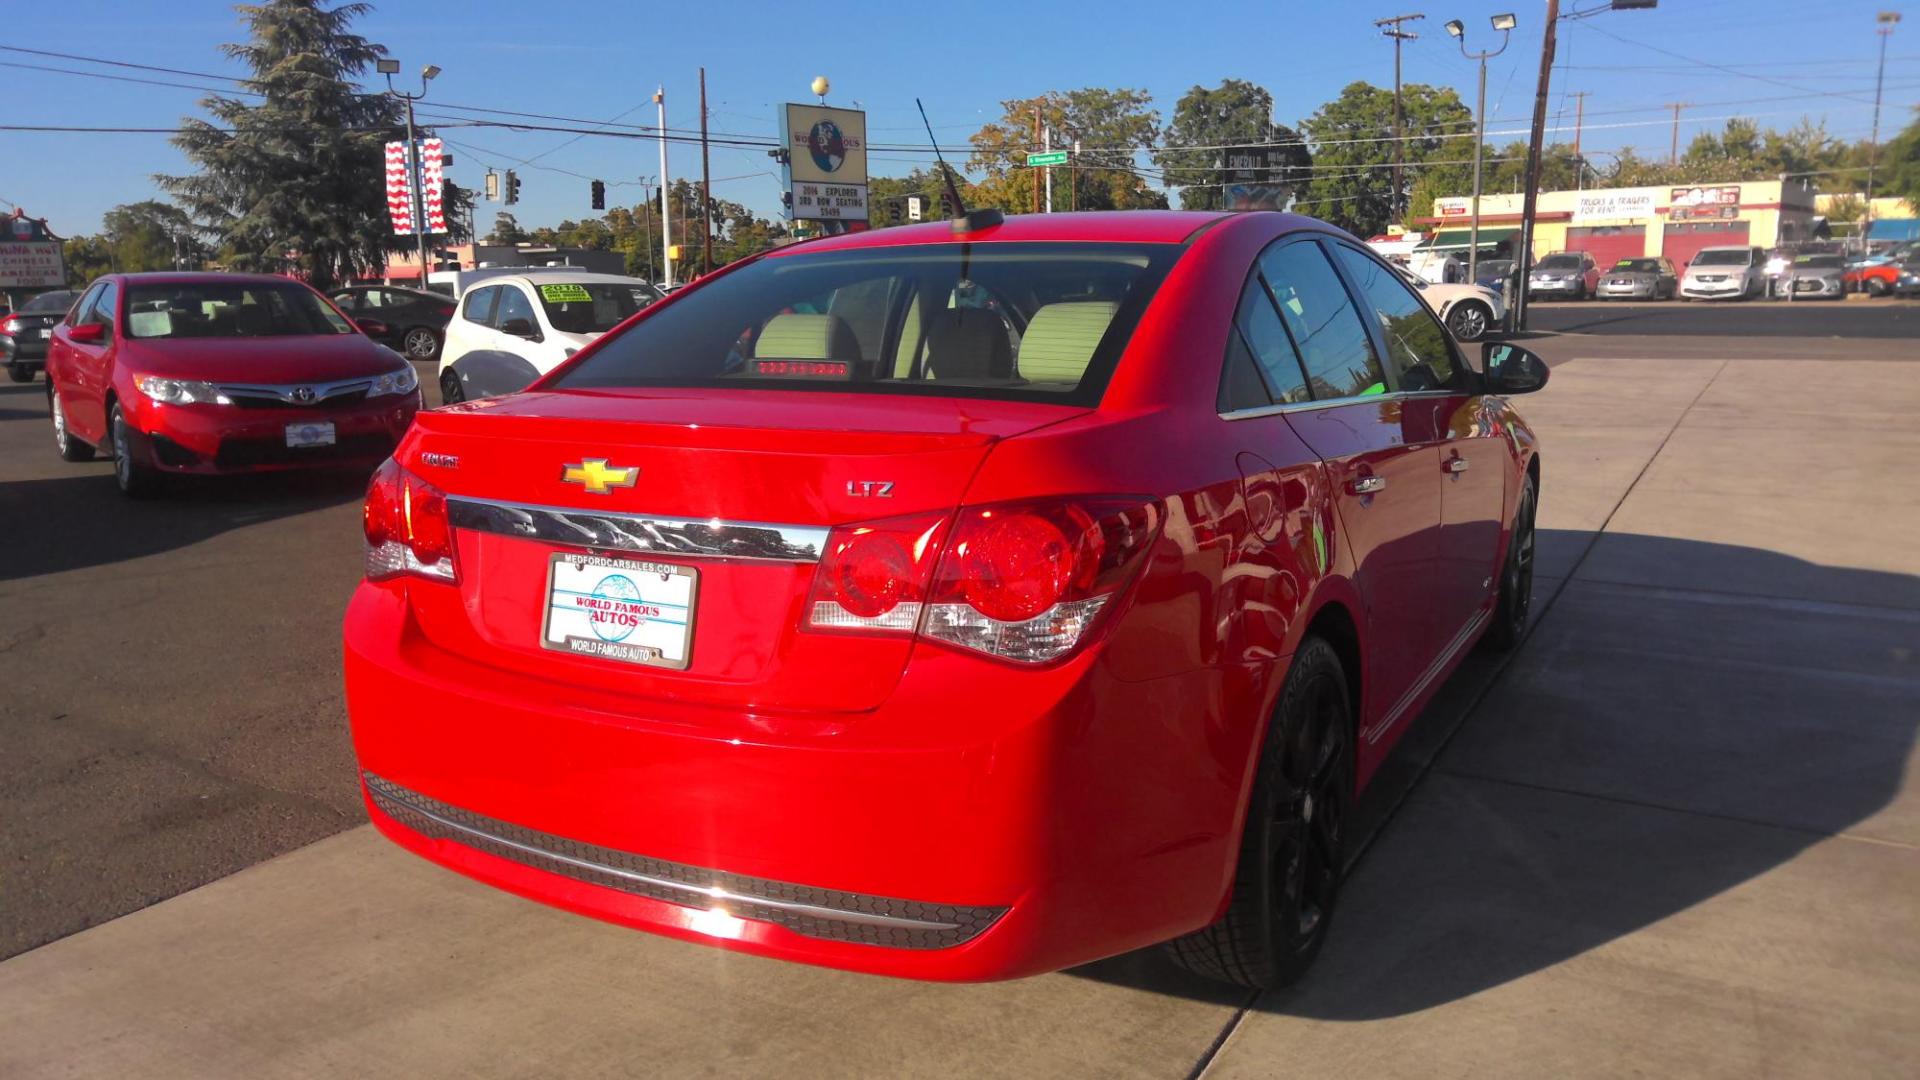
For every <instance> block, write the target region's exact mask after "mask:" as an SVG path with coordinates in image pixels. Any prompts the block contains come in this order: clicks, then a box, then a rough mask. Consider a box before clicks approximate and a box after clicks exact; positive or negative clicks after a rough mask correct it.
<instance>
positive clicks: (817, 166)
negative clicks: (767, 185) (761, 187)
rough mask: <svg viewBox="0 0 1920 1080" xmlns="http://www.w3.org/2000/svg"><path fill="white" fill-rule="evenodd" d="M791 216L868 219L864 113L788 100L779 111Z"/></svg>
mask: <svg viewBox="0 0 1920 1080" xmlns="http://www.w3.org/2000/svg"><path fill="white" fill-rule="evenodd" d="M780 128H781V136H782V140H783V143H784V145H785V146H786V149H787V178H788V183H789V186H790V188H791V191H792V194H793V216H794V219H795V220H796V221H847V222H858V223H859V224H860V225H862V226H864V225H865V224H866V221H867V114H866V113H864V112H861V111H859V110H857V109H832V108H828V107H827V106H825V105H797V104H788V105H787V106H786V107H785V108H784V109H783V110H782V112H781V115H780Z"/></svg>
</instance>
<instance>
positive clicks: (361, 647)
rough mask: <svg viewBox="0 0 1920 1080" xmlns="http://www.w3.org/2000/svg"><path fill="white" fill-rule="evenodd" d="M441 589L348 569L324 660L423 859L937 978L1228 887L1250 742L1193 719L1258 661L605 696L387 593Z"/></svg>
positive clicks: (565, 903)
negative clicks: (826, 705) (342, 623)
mask: <svg viewBox="0 0 1920 1080" xmlns="http://www.w3.org/2000/svg"><path fill="white" fill-rule="evenodd" d="M439 587H444V586H437V585H434V584H432V583H424V582H423V583H418V584H412V583H409V584H408V585H406V586H397V585H394V584H392V583H383V584H380V585H367V584H363V585H362V586H361V587H360V589H359V591H358V592H357V593H356V594H355V597H354V599H353V602H352V604H351V605H350V607H349V609H348V613H347V621H346V628H345V657H346V685H347V701H348V712H349V715H350V718H351V722H352V726H353V739H354V748H355V752H356V754H357V755H358V757H359V760H360V765H361V768H362V769H363V770H364V772H363V783H364V785H365V787H366V793H367V797H368V808H369V813H370V814H371V816H372V818H373V820H374V822H375V824H376V825H378V826H379V828H380V829H381V831H382V832H384V833H385V834H386V835H387V836H389V837H390V838H392V839H393V840H395V841H396V842H397V843H399V844H400V845H401V846H403V847H405V848H407V849H409V850H411V851H413V852H415V853H417V854H419V855H422V856H424V857H426V858H428V859H430V860H432V861H434V862H437V863H440V864H441V865H443V866H447V867H449V868H451V869H454V870H457V871H459V872H461V873H464V874H467V875H469V876H471V877H474V878H477V879H479V880H482V881H485V882H488V883H490V884H493V885H495V886H498V887H500V888H503V889H506V890H508V891H511V892H514V893H518V894H520V895H522V896H526V897H529V898H531V899H535V900H539V901H542V902H544V903H548V904H553V905H555V906H558V907H561V908H565V909H567V910H570V911H574V912H577V913H580V914H584V915H590V916H594V917H597V918H601V919H606V920H609V921H612V922H615V923H620V924H623V925H626V926H630V927H635V928H638V929H644V930H649V931H653V932H657V933H662V934H666V935H669V936H672V937H677V938H682V939H686V940H694V941H700V942H704V943H708V944H715V945H719V946H721V947H724V948H730V949H738V950H742V951H747V952H753V953H757V954H761V955H767V956H774V957H779V958H783V959H789V960H797V961H802V962H806V963H813V964H822V965H827V966H832V967H840V968H847V969H852V970H859V971H868V972H874V973H879V974H888V975H898V976H907V977H912V978H922V979H936V980H983V979H998V978H1013V977H1018V976H1024V975H1030V974H1036V973H1039V972H1043V971H1051V970H1057V969H1059V968H1063V967H1068V966H1071V965H1074V964H1078V963H1084V962H1087V961H1091V960H1095V959H1099V958H1101V957H1105V956H1110V955H1113V954H1115V953H1120V952H1124V951H1127V950H1130V949H1134V948H1139V947H1142V946H1145V945H1148V944H1152V943H1154V942H1157V941H1162V940H1165V939H1167V938H1170V937H1174V936H1177V935H1178V934H1181V933H1183V932H1186V931H1188V930H1192V929H1195V928H1197V927H1199V926H1201V925H1204V924H1206V923H1207V922H1209V921H1211V920H1212V919H1213V918H1214V917H1215V916H1216V914H1217V913H1218V912H1219V911H1220V910H1221V907H1222V905H1223V904H1224V903H1225V900H1226V896H1227V889H1228V886H1229V884H1230V881H1231V871H1232V864H1233V858H1232V856H1233V852H1234V851H1235V850H1236V849H1237V840H1238V830H1239V825H1240V821H1239V801H1240V793H1241V790H1242V788H1243V785H1244V783H1245V781H1246V777H1245V775H1244V770H1243V769H1241V768H1239V767H1238V765H1235V766H1234V767H1231V768H1228V767H1223V766H1224V765H1225V764H1226V763H1228V762H1235V761H1237V760H1238V759H1240V758H1243V757H1244V758H1248V759H1250V754H1249V753H1248V750H1249V748H1248V747H1244V746H1240V747H1230V746H1229V745H1228V744H1229V743H1231V742H1232V741H1233V739H1232V738H1231V737H1229V736H1228V735H1226V734H1224V733H1223V730H1222V725H1220V724H1219V723H1218V721H1217V718H1216V717H1214V716H1213V715H1212V713H1213V712H1215V711H1217V710H1218V709H1219V704H1218V703H1219V702H1220V701H1221V700H1222V696H1223V685H1222V684H1223V681H1232V680H1233V679H1235V678H1241V679H1245V680H1251V681H1254V682H1255V686H1254V689H1255V691H1256V692H1257V690H1258V688H1259V685H1262V684H1260V683H1259V682H1258V680H1261V679H1264V678H1266V677H1268V676H1269V675H1270V672H1267V671H1266V670H1264V669H1262V670H1260V671H1257V672H1256V671H1254V670H1252V669H1246V670H1243V671H1241V672H1240V673H1239V675H1237V676H1236V675H1234V674H1230V673H1227V674H1223V673H1222V672H1220V671H1217V670H1212V669H1204V670H1199V671H1194V672H1191V673H1188V674H1184V675H1178V676H1172V677H1168V678H1164V679H1158V680H1153V681H1150V682H1146V683H1122V682H1118V681H1116V680H1115V679H1114V678H1112V677H1111V675H1110V674H1109V673H1108V672H1107V671H1106V665H1105V663H1104V661H1102V660H1101V659H1100V656H1099V654H1098V652H1097V651H1096V652H1092V653H1088V654H1083V655H1081V656H1079V657H1077V658H1076V659H1074V660H1072V661H1069V662H1068V663H1067V664H1065V665H1062V666H1059V667H1055V668H1050V669H1044V670H1040V671H1024V670H1017V669H1014V668H1012V667H1010V666H1008V665H1003V664H997V663H993V662H990V661H985V660H975V659H972V658H969V657H965V656H961V655H958V654H955V653H952V652H949V651H947V650H943V649H938V648H920V649H916V652H915V656H914V659H913V660H912V661H911V663H910V665H909V668H908V670H907V672H906V673H905V674H904V675H903V676H902V679H901V682H900V685H899V686H898V687H897V688H896V689H895V691H894V693H893V694H892V695H891V696H890V697H889V699H888V701H887V703H886V704H884V705H883V706H881V707H880V708H879V709H877V710H875V711H873V712H868V713H861V714H857V715H844V716H843V715H834V716H831V717H822V716H819V715H817V714H816V715H810V716H808V717H805V718H794V719H782V718H780V717H777V716H756V715H741V714H740V713H739V712H738V711H737V710H732V711H727V712H726V713H725V714H724V715H720V711H719V710H706V709H702V708H695V707H689V706H686V705H676V704H674V703H672V702H667V701H650V702H631V701H629V702H627V703H626V704H625V706H624V707H623V709H622V711H621V712H620V713H619V714H617V715H616V714H612V713H609V712H607V711H605V710H604V709H597V708H594V707H592V704H591V702H590V701H589V700H588V699H586V698H581V697H575V696H573V695H571V694H570V693H569V691H568V688H567V687H566V686H564V685H562V684H557V683H547V682H545V681H542V680H536V679H532V678H529V677H527V676H524V675H519V674H515V673H511V672H506V671H501V670H497V669H492V668H487V667H483V666H480V665H477V664H475V663H473V662H471V661H468V660H465V659H464V658H461V657H459V656H456V655H454V654H451V653H448V652H446V651H444V650H442V649H440V648H439V647H437V646H435V645H434V644H432V643H431V642H430V641H428V640H426V639H425V638H424V636H423V635H422V634H421V633H420V631H419V630H418V628H417V627H416V626H415V625H414V624H413V621H412V618H411V616H410V614H409V610H408V605H407V603H406V600H405V595H404V588H439ZM1241 689H1242V692H1244V691H1245V687H1242V688H1241ZM1228 694H1229V696H1237V695H1233V694H1231V692H1228ZM1228 727H1229V728H1231V729H1232V730H1233V731H1234V732H1236V733H1238V732H1240V731H1241V727H1239V726H1232V725H1229V726H1228ZM743 733H744V734H743ZM436 808H438V809H437V810H436ZM423 809H424V810H425V811H427V812H426V813H422V810H423ZM449 821H451V824H449ZM663 882H664V884H663ZM774 901H777V902H778V903H774ZM794 903H800V904H802V905H805V910H798V909H795V908H794V907H793V906H792V905H793V904H794ZM782 905H785V906H782ZM874 916H882V917H883V918H882V919H881V920H880V921H878V922H876V921H875V919H874Z"/></svg>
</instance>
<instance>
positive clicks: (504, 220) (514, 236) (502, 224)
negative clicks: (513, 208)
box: [486, 210, 527, 244]
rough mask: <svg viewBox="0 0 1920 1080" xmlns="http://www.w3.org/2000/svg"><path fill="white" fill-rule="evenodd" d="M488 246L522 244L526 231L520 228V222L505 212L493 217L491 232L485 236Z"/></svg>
mask: <svg viewBox="0 0 1920 1080" xmlns="http://www.w3.org/2000/svg"><path fill="white" fill-rule="evenodd" d="M486 242H487V243H489V244H524V243H526V242H527V231H526V230H525V229H522V228H521V227H520V220H519V219H518V218H516V217H514V216H513V215H512V214H510V213H508V212H507V211H505V210H502V211H500V212H498V213H496V214H494V215H493V231H492V232H489V233H488V234H487V241H486Z"/></svg>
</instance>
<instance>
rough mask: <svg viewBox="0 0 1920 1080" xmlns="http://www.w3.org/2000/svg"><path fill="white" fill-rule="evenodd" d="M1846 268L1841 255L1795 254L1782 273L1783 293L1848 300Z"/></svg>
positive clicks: (1793, 296)
mask: <svg viewBox="0 0 1920 1080" xmlns="http://www.w3.org/2000/svg"><path fill="white" fill-rule="evenodd" d="M1846 272H1847V260H1846V259H1845V258H1844V257H1842V256H1840V255H1796V256H1794V259H1793V265H1792V266H1790V267H1788V268H1787V272H1786V273H1784V274H1782V275H1781V276H1780V285H1779V289H1780V293H1781V295H1783V296H1786V297H1787V298H1788V299H1791V300H1845V299H1846V298H1847V286H1846V281H1845V275H1846Z"/></svg>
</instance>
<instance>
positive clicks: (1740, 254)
mask: <svg viewBox="0 0 1920 1080" xmlns="http://www.w3.org/2000/svg"><path fill="white" fill-rule="evenodd" d="M1752 261H1753V253H1752V252H1750V251H1748V250H1746V249H1745V248H1732V249H1729V250H1725V251H1703V252H1701V253H1700V254H1698V255H1695V256H1694V257H1693V265H1695V266H1745V265H1747V263H1749V262H1752Z"/></svg>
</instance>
